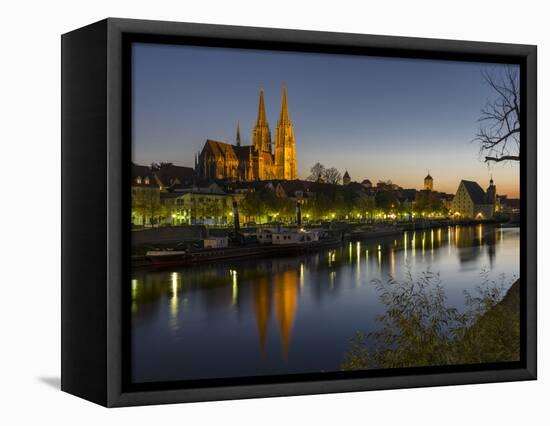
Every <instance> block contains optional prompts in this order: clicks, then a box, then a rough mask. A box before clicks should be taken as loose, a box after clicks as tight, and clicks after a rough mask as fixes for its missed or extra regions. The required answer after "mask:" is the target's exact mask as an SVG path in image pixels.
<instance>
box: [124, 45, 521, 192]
mask: <svg viewBox="0 0 550 426" xmlns="http://www.w3.org/2000/svg"><path fill="white" fill-rule="evenodd" d="M132 60H133V81H132V85H133V89H132V90H133V94H132V96H133V112H132V117H133V129H132V135H133V136H132V137H133V153H132V157H133V161H134V162H135V163H138V164H150V163H152V162H172V163H174V164H177V165H182V166H190V167H193V165H194V155H195V153H197V152H198V151H200V150H201V149H202V147H203V145H204V143H205V141H206V139H215V140H219V141H224V142H228V143H234V142H235V132H236V126H237V122H239V123H240V128H241V139H242V144H243V145H249V144H251V143H252V142H251V140H252V128H253V126H254V122H255V120H256V115H257V111H258V96H259V90H260V88H261V87H263V89H264V92H265V93H264V95H265V103H266V112H267V118H268V121H269V126H270V129H271V132H272V140H274V139H275V129H276V126H277V120H278V116H279V110H280V103H281V90H282V86H283V84H286V87H287V96H288V106H289V112H290V118H291V119H292V121H293V124H294V131H295V139H296V154H297V161H298V177H299V178H306V177H307V176H308V175H309V169H310V168H311V167H312V166H313V165H314V164H315V163H316V162H320V163H322V164H324V165H325V166H327V167H336V168H337V169H338V170H339V171H340V172H341V173H342V174H344V172H345V171H346V170H347V171H348V172H349V174H350V175H351V178H352V180H356V181H359V182H360V181H362V180H363V179H365V178H367V179H370V180H371V181H372V182H373V183H376V182H377V181H379V180H392V182H394V183H397V184H398V185H400V186H402V187H405V188H417V189H420V188H421V187H422V184H423V178H424V176H425V175H426V174H427V173H428V170H429V172H430V174H431V175H432V176H433V178H434V189H435V190H438V191H444V192H448V193H454V192H456V189H457V187H458V184H459V182H460V179H468V180H475V181H477V182H479V184H480V185H481V186H482V187H483V188H486V187H487V185H488V181H489V178H490V175H491V174H492V175H493V179H494V180H495V184H496V185H497V192H498V193H499V194H507V195H508V196H509V197H518V196H519V165H518V164H497V165H493V166H491V167H490V168H488V166H487V164H485V163H483V161H481V160H480V157H479V149H478V145H477V144H475V143H472V142H471V140H472V139H473V138H474V136H475V133H476V131H477V129H478V126H479V125H478V123H477V120H478V118H479V116H480V109H481V108H482V107H483V106H484V105H485V103H486V102H487V101H488V100H490V99H493V98H494V93H493V92H492V91H491V90H490V88H489V87H488V86H487V84H486V83H485V82H484V80H483V78H482V75H481V72H482V70H484V69H494V70H495V71H497V72H498V68H499V67H502V66H503V65H495V64H481V63H466V62H451V61H433V60H416V59H393V58H379V57H366V56H350V55H336V54H318V53H301V52H274V51H260V50H247V49H229V48H211V47H190V46H175V45H161V44H141V43H138V44H135V45H134V46H133V59H132Z"/></svg>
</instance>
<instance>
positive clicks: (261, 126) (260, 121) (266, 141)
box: [252, 89, 271, 153]
mask: <svg viewBox="0 0 550 426" xmlns="http://www.w3.org/2000/svg"><path fill="white" fill-rule="evenodd" d="M252 143H253V144H254V148H255V149H256V151H257V152H269V153H271V132H270V130H269V124H268V122H267V118H266V114H265V102H264V89H260V103H259V105H258V118H257V119H256V125H255V126H254V130H253V131H252Z"/></svg>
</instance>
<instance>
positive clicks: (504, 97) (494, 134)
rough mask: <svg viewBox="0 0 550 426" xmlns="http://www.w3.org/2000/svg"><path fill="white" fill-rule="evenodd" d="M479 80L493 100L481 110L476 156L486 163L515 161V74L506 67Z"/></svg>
mask: <svg viewBox="0 0 550 426" xmlns="http://www.w3.org/2000/svg"><path fill="white" fill-rule="evenodd" d="M483 78H484V79H485V82H486V83H487V84H488V85H489V86H490V87H491V89H492V90H493V91H494V93H495V98H494V99H493V100H491V101H487V104H486V105H485V107H483V108H482V110H481V117H480V119H479V120H478V121H479V122H480V127H479V131H478V133H477V134H476V137H475V138H474V140H473V141H475V142H478V143H479V144H480V155H481V156H482V157H484V160H485V162H486V163H488V162H491V161H493V162H496V163H498V162H501V161H519V158H520V157H519V144H520V132H521V126H520V100H519V99H520V97H519V73H518V71H517V69H516V68H512V67H506V68H505V69H504V70H503V72H502V73H501V74H496V73H492V72H488V71H484V72H483Z"/></svg>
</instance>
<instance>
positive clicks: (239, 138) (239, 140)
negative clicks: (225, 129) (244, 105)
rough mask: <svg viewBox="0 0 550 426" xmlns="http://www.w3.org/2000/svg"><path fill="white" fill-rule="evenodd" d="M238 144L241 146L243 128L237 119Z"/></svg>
mask: <svg viewBox="0 0 550 426" xmlns="http://www.w3.org/2000/svg"><path fill="white" fill-rule="evenodd" d="M235 139H236V142H237V146H241V129H240V128H239V122H238V121H237V137H236V138H235Z"/></svg>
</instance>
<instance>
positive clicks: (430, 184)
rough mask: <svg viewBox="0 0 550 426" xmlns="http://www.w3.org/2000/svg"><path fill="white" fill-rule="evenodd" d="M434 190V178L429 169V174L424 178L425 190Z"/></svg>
mask: <svg viewBox="0 0 550 426" xmlns="http://www.w3.org/2000/svg"><path fill="white" fill-rule="evenodd" d="M433 190H434V179H433V178H432V177H431V176H430V172H429V171H428V176H426V177H425V178H424V191H433Z"/></svg>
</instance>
